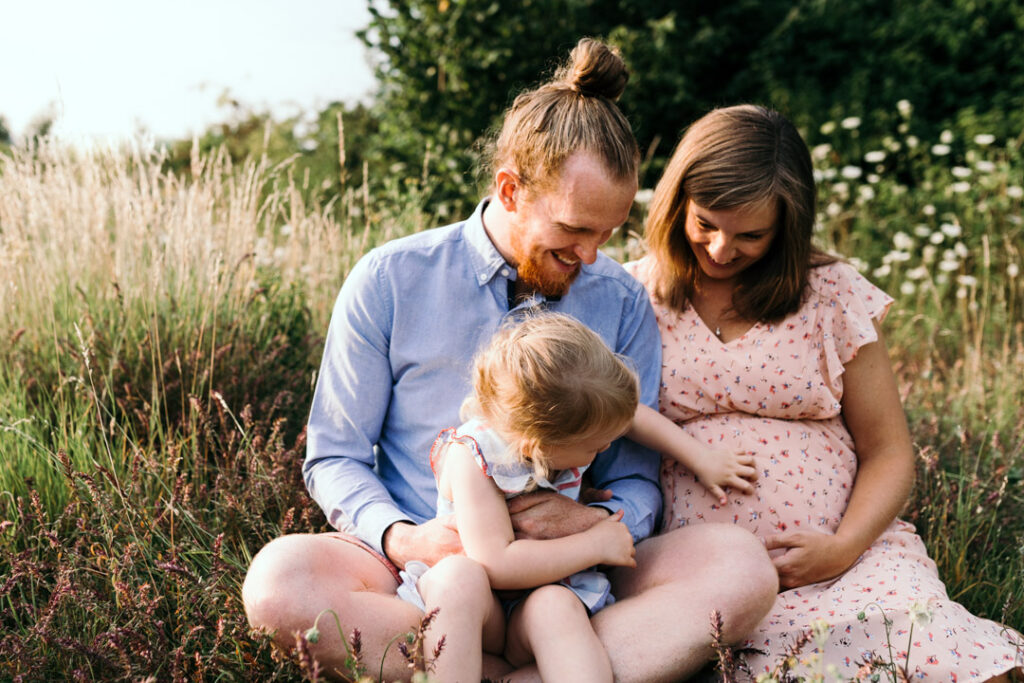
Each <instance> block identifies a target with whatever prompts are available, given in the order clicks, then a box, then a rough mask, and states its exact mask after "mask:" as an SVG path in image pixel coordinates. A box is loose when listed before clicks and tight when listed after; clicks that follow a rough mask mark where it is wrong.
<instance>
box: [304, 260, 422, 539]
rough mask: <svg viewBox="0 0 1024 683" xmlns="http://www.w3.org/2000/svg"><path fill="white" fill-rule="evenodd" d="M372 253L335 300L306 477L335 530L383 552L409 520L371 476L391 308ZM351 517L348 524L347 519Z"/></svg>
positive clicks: (387, 389)
mask: <svg viewBox="0 0 1024 683" xmlns="http://www.w3.org/2000/svg"><path fill="white" fill-rule="evenodd" d="M377 261H378V260H377V258H376V257H375V255H374V253H373V252H371V253H370V254H368V255H367V256H364V257H363V258H362V259H360V261H359V262H358V263H357V264H356V266H355V267H354V268H353V269H352V271H351V273H349V276H348V277H347V278H346V279H345V283H344V285H343V286H342V288H341V293H340V294H339V295H338V299H337V301H336V302H335V306H334V312H333V314H332V316H331V324H330V328H329V330H328V333H327V341H326V344H325V347H324V355H323V360H322V362H321V365H320V374H319V377H318V379H317V386H316V391H315V393H314V395H313V405H312V407H311V409H310V417H309V427H308V429H307V444H306V459H305V462H304V463H303V477H304V479H305V481H306V487H307V488H308V489H309V493H310V495H311V496H312V497H313V499H314V500H315V501H316V502H317V504H318V505H319V506H320V507H321V509H323V511H324V514H325V515H327V519H328V521H329V522H330V523H331V525H332V526H334V527H335V528H343V527H346V526H348V524H351V525H354V528H349V529H347V530H348V531H351V532H352V533H354V534H355V535H356V536H358V537H359V538H360V539H362V540H363V541H365V542H367V543H369V544H370V545H371V546H372V547H374V548H376V549H377V550H378V551H380V552H383V543H382V539H383V537H384V533H385V531H387V529H388V527H390V526H391V525H392V524H394V523H396V522H400V521H410V520H409V517H408V515H406V514H404V513H403V512H402V511H401V510H400V509H399V508H398V506H397V505H396V504H395V502H394V500H393V499H392V497H391V495H390V494H389V493H388V491H387V489H386V488H385V487H384V484H383V482H381V481H380V479H379V478H378V477H377V475H376V474H375V473H374V471H373V466H374V445H375V444H376V443H377V440H378V438H379V436H380V430H381V426H382V425H383V423H384V416H385V415H386V413H387V409H388V404H389V402H390V400H391V389H392V385H393V383H394V382H393V378H392V376H391V366H390V363H389V360H388V348H389V341H390V335H391V320H392V312H393V310H394V309H393V306H392V305H391V303H390V301H389V298H388V297H387V296H386V295H385V293H384V292H383V291H382V290H383V288H382V287H381V283H380V281H379V272H380V264H379V263H378V262H377ZM346 518H347V520H346Z"/></svg>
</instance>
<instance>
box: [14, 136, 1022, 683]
mask: <svg viewBox="0 0 1024 683" xmlns="http://www.w3.org/2000/svg"><path fill="white" fill-rule="evenodd" d="M856 129H857V125H856V121H854V120H852V119H848V120H845V121H842V122H836V123H828V124H825V125H824V126H823V129H822V135H828V136H831V137H830V138H829V139H830V140H831V142H829V143H828V144H825V143H823V144H821V145H818V146H817V147H815V148H814V156H815V162H816V166H817V168H818V173H819V176H820V177H819V180H820V190H821V195H820V196H821V204H820V217H819V223H820V226H819V228H820V239H821V242H822V244H823V245H826V246H828V247H830V248H832V249H834V250H836V251H837V252H838V253H840V254H844V255H846V256H849V257H856V258H855V259H853V260H854V261H855V263H857V264H858V266H859V267H861V268H862V270H864V272H865V273H866V274H867V275H868V276H869V277H870V278H871V279H872V280H873V281H875V282H876V283H877V284H879V285H880V286H882V287H883V288H884V289H886V290H887V291H888V292H889V293H890V294H892V295H893V296H895V297H896V299H897V303H896V305H895V306H894V308H893V310H892V312H891V314H890V316H889V317H888V318H887V321H886V331H887V334H888V338H889V344H890V348H891V354H892V356H893V359H894V362H895V367H896V371H897V375H898V378H899V383H900V388H901V393H902V396H903V400H904V403H905V406H906V409H907V414H908V419H909V422H910V425H911V430H912V434H913V437H914V440H915V445H916V448H917V453H918V464H919V468H918V475H919V476H918V482H917V486H916V488H915V492H914V495H913V499H912V501H911V503H910V505H909V506H908V509H907V510H906V512H905V517H906V518H907V519H909V520H910V521H912V522H913V523H914V524H916V525H917V527H918V530H919V531H920V532H921V533H922V535H923V537H924V539H925V542H926V543H927V545H928V548H929V551H930V553H931V555H932V557H933V558H934V559H935V560H936V562H937V563H938V565H939V569H940V573H941V575H942V576H943V578H944V579H945V580H946V583H947V587H948V589H949V594H950V596H951V597H952V598H954V599H956V600H958V601H960V602H962V603H964V604H965V605H966V606H967V607H968V608H969V609H970V610H972V611H973V612H975V613H978V614H981V615H984V616H987V617H990V618H994V619H997V620H1001V621H1003V622H1005V623H1007V624H1009V625H1012V626H1015V627H1017V628H1020V627H1021V626H1022V625H1024V491H1022V489H1024V487H1022V485H1021V482H1022V478H1024V381H1022V379H1024V279H1022V276H1021V269H1022V267H1024V259H1022V253H1021V252H1022V249H1024V227H1022V222H1024V221H1022V217H1024V211H1022V201H1024V200H1022V195H1024V190H1022V188H1021V183H1022V178H1024V162H1022V156H1021V140H1019V139H1018V140H1011V141H1009V142H1007V141H995V140H990V139H988V137H986V136H984V135H979V136H972V137H970V138H967V137H957V136H956V135H954V134H952V133H950V134H949V135H945V136H944V137H943V138H942V139H940V140H935V141H920V140H914V139H912V136H906V135H905V136H902V137H899V138H893V139H889V140H886V141H883V142H882V143H880V145H879V146H878V148H877V149H864V148H861V147H860V146H859V145H858V144H857V140H856ZM838 150H843V151H842V152H840V151H838ZM163 162H164V158H163V155H162V152H160V151H159V150H155V149H150V148H145V147H144V146H135V147H131V148H127V149H124V150H119V151H98V152H76V151H73V150H70V149H67V148H65V147H62V146H60V145H56V144H52V143H47V142H44V143H41V144H40V145H39V146H37V147H35V148H32V149H29V150H15V151H13V152H12V155H11V156H10V157H0V454H2V458H0V491H2V494H0V680H9V679H13V680H19V679H21V680H56V679H72V680H92V679H106V680H144V679H146V678H148V677H151V678H152V679H153V680H189V681H192V680H241V679H246V680H248V679H252V678H255V679H270V678H279V679H282V680H289V679H296V680H297V679H301V678H302V677H303V676H304V675H305V673H308V672H304V671H303V669H302V666H301V665H300V664H296V663H293V662H292V661H290V660H286V659H283V658H281V657H278V656H276V655H275V654H274V653H273V652H272V650H271V648H270V646H269V643H268V641H267V639H266V638H265V637H263V636H259V635H257V634H252V633H250V632H249V629H248V627H247V625H246V623H245V618H244V615H243V613H242V609H241V602H240V597H239V595H240V586H241V582H242V579H243V577H244V572H245V568H246V566H247V565H248V563H249V561H250V559H251V557H252V555H253V554H254V553H255V552H256V551H257V550H258V549H259V548H260V547H261V546H262V545H263V544H264V543H266V542H267V541H268V540H270V539H271V538H274V537H275V536H278V535H280V534H282V533H288V532H295V531H315V530H320V529H324V528H325V522H324V519H323V516H322V514H321V513H320V511H319V510H318V509H317V508H315V506H314V505H313V504H312V502H311V501H310V500H309V499H308V497H307V496H306V494H305V491H304V488H303V486H302V482H301V478H300V462H301V459H302V456H303V447H304V442H303V434H302V428H303V423H304V420H305V416H306V412H307V410H308V403H309V400H310V397H311V393H312V386H313V383H314V381H315V373H316V368H317V365H318V363H319V354H320V351H321V348H322V341H323V340H322V335H323V334H324V333H325V332H326V329H327V322H328V319H329V316H330V310H331V307H332V305H333V301H334V297H335V295H336V293H337V289H338V287H339V286H340V284H341V282H342V280H343V279H344V276H345V274H346V273H347V272H348V269H349V268H350V267H351V266H352V264H353V263H354V262H355V260H356V259H357V258H358V257H359V255H360V254H362V253H363V252H365V251H366V250H367V249H368V248H370V247H371V246H373V245H374V244H377V243H380V242H382V241H384V240H387V239H390V238H391V237H394V236H396V235H399V234H404V233H406V232H410V231H414V230H420V229H424V228H427V227H430V226H431V225H433V224H434V219H433V217H431V216H430V215H429V214H428V213H426V212H425V211H424V204H425V200H424V197H425V196H426V195H427V192H426V188H427V186H428V184H429V179H421V180H418V181H414V182H412V183H411V184H410V185H409V186H407V187H405V188H403V194H402V195H401V196H394V197H386V198H384V197H380V198H371V197H369V196H367V195H366V194H365V193H363V192H362V191H361V188H360V187H357V186H352V187H349V188H347V189H346V191H345V193H344V195H343V196H342V197H341V198H339V199H338V200H336V201H334V202H331V203H329V204H327V205H323V206H320V205H317V203H316V202H315V201H313V202H311V201H310V200H309V198H308V196H307V194H306V192H305V191H304V189H303V188H302V187H301V183H298V184H296V182H295V181H294V180H293V179H292V178H291V176H290V174H289V167H288V165H287V164H284V165H282V166H280V167H272V166H271V165H270V163H269V162H268V161H267V160H266V159H252V160H250V161H249V162H247V163H246V164H244V165H242V166H235V167H232V166H231V164H230V162H229V161H228V160H227V158H226V157H225V156H224V155H219V154H215V155H213V156H209V157H199V156H198V155H196V156H194V157H193V162H192V169H191V172H190V173H188V174H185V175H183V176H182V177H178V176H175V175H173V174H170V173H168V172H166V171H165V170H164V168H165V166H164V163H163ZM640 199H641V201H638V203H637V207H636V213H637V216H636V222H634V223H631V225H630V227H631V228H632V230H634V231H635V230H639V227H638V226H639V225H640V221H641V219H642V213H643V209H644V204H643V201H642V200H643V194H641V198H640ZM427 208H429V207H427ZM608 249H609V252H610V253H612V254H613V255H615V256H617V257H619V258H626V257H629V256H635V255H637V254H638V253H639V252H640V251H641V250H642V244H641V243H640V242H639V241H638V240H637V238H636V235H635V234H631V233H630V232H629V231H624V232H623V234H622V235H621V236H619V237H617V238H616V239H615V240H614V243H613V244H611V245H609V247H608ZM321 626H323V624H321Z"/></svg>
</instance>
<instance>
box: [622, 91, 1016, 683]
mask: <svg viewBox="0 0 1024 683" xmlns="http://www.w3.org/2000/svg"><path fill="white" fill-rule="evenodd" d="M814 193H815V187H814V180H813V175H812V168H811V161H810V155H809V154H808V151H807V146H806V144H805V143H804V141H803V140H802V139H801V138H800V135H799V133H798V132H797V131H796V129H795V128H794V127H793V126H792V124H790V123H789V121H787V120H786V119H785V118H784V117H782V116H781V115H780V114H778V113H776V112H773V111H770V110H766V109H763V108H761V107H755V106H749V105H743V106H738V107H730V108H726V109H719V110H715V111H713V112H711V113H710V114H708V115H706V116H705V117H703V118H702V119H700V120H699V121H697V122H696V123H695V124H693V126H691V128H690V129H689V130H688V131H687V133H686V135H685V136H684V138H683V139H682V141H681V142H680V144H679V146H678V147H677V149H676V151H675V153H674V155H673V157H672V160H671V162H670V164H669V166H668V168H667V170H666V172H665V175H664V176H663V178H662V180H661V181H660V183H659V184H658V187H657V189H656V191H655V195H654V199H653V201H652V205H651V211H650V215H649V218H648V223H647V235H646V237H647V242H648V246H649V249H650V253H649V254H648V255H647V256H646V257H645V258H643V259H641V260H640V261H638V262H634V263H631V264H628V265H627V268H629V269H630V270H631V272H632V273H633V275H634V276H635V277H637V279H639V280H640V281H641V282H643V283H644V285H645V286H646V287H647V289H648V291H649V292H650V294H651V300H652V303H653V304H654V310H655V313H656V315H657V317H658V324H659V326H660V328H661V335H662V347H663V363H664V368H663V375H662V386H661V411H662V412H663V413H664V414H665V415H667V416H668V417H669V418H671V419H672V420H674V421H675V422H676V423H677V424H679V425H681V426H682V427H683V428H684V429H685V430H686V431H687V432H689V433H690V434H692V435H693V436H695V437H697V438H699V439H701V440H703V441H704V442H705V443H707V444H708V445H709V446H713V447H716V448H718V449H729V450H745V451H748V452H750V453H752V454H753V455H754V456H755V459H756V463H757V469H758V473H759V479H758V482H757V485H756V488H755V491H754V493H753V494H750V495H745V494H742V493H740V492H733V493H732V494H731V495H730V497H729V501H728V503H727V504H725V505H722V504H721V503H720V502H719V501H718V500H716V499H715V498H714V497H712V496H710V495H709V494H708V493H707V492H706V491H705V490H704V488H703V487H702V486H700V485H699V483H698V482H697V481H696V480H695V479H694V477H693V475H692V474H691V473H690V472H689V471H688V470H687V469H686V468H684V467H683V466H681V465H678V464H676V463H675V462H674V461H669V460H666V461H665V463H664V465H663V470H662V487H663V491H664V496H665V517H664V524H663V529H665V530H671V529H675V528H678V527H680V526H684V525H688V524H698V523H703V522H729V523H733V524H738V525H742V526H744V527H746V528H747V529H749V530H750V531H752V532H753V533H754V534H756V535H757V536H758V537H760V538H761V539H762V540H764V542H765V544H766V546H767V548H768V550H769V551H770V553H771V555H772V557H773V561H774V563H775V566H776V568H777V569H778V572H779V580H780V584H781V586H782V588H781V592H780V593H779V596H778V599H777V600H776V603H775V606H774V608H773V609H772V610H771V612H770V613H769V614H768V616H767V617H765V619H764V620H763V621H762V622H761V624H760V625H759V627H758V628H757V629H756V630H755V632H754V633H753V634H751V636H750V638H749V640H748V642H747V643H746V645H747V647H748V648H751V650H750V651H748V654H747V656H746V661H747V662H748V664H749V666H750V668H751V669H752V670H753V671H754V672H755V673H761V672H767V671H769V670H770V669H771V668H772V667H773V666H774V665H775V663H776V662H778V661H779V660H780V659H781V658H782V656H783V653H784V652H786V648H787V647H792V646H793V645H794V644H795V643H796V642H797V640H798V639H799V638H800V637H801V636H802V635H803V634H806V633H809V632H810V631H811V627H812V624H815V625H816V626H817V633H818V639H817V640H815V639H812V640H811V641H810V642H809V643H807V644H806V645H805V646H804V648H803V650H802V652H803V653H804V654H805V655H809V654H811V653H812V652H818V653H820V655H821V658H822V659H823V662H822V664H823V665H824V667H826V670H830V671H832V673H833V674H834V675H837V676H840V677H842V678H847V679H848V678H852V677H854V676H855V675H856V673H857V671H858V669H859V668H860V666H861V665H862V664H863V663H864V662H865V661H867V660H868V659H870V658H871V657H872V656H873V655H877V656H878V657H880V658H881V659H882V660H884V661H887V662H888V661H889V660H890V643H891V653H892V654H891V659H892V661H893V663H895V664H896V666H897V667H899V668H901V669H905V670H906V671H908V673H909V674H910V675H911V677H918V678H924V679H927V680H935V681H939V680H943V681H946V680H948V681H960V682H963V681H967V680H988V679H993V678H1000V677H1004V678H1005V676H1006V675H1007V673H1008V672H1010V671H1013V670H1019V669H1020V667H1021V666H1022V648H1024V641H1022V639H1021V636H1020V635H1019V634H1018V633H1016V632H1015V631H1013V630H1011V629H1008V628H1006V627H1004V626H1002V625H1000V624H997V623H995V622H992V621H988V620H985V619H980V618H978V617H975V616H974V615H972V614H970V613H969V612H968V611H967V610H966V609H964V608H963V607H962V606H961V605H959V604H957V603H955V602H953V601H951V600H950V599H949V598H948V596H947V594H946V590H945V587H944V586H943V584H942V582H941V581H940V580H939V577H938V574H937V571H936V567H935V563H934V562H933V561H932V560H931V559H929V558H928V555H927V551H926V549H925V547H924V544H923V543H922V542H921V539H920V538H919V537H918V536H917V535H916V533H915V532H914V528H913V526H911V525H910V524H908V523H906V522H904V521H901V520H899V519H897V518H896V515H897V514H898V513H899V511H900V510H901V508H902V507H903V505H904V504H905V503H906V501H907V498H908V495H909V492H910V489H911V486H912V485H913V480H914V455H913V449H912V446H911V441H910V435H909V432H908V430H907V425H906V419H905V417H904V414H903V409H902V406H901V404H900V400H899V396H898V393H897V387H896V381H895V378H894V376H893V372H892V369H891V365H890V362H889V358H888V353H887V351H886V347H885V342H884V340H883V337H882V333H881V329H880V327H879V322H880V321H881V320H882V318H883V317H884V316H885V313H886V311H887V310H888V308H889V306H890V304H891V303H892V299H891V298H890V297H888V296H887V295H886V294H885V293H884V292H882V291H881V290H879V289H878V288H877V287H875V286H874V285H872V284H871V283H870V282H868V281H867V280H866V279H864V278H863V277H861V276H860V275H859V274H858V273H857V272H856V270H854V269H853V268H851V267H850V266H849V265H847V264H845V263H843V262H841V261H838V260H836V259H834V258H831V257H829V256H828V255H826V254H825V253H823V252H821V251H819V250H817V249H815V248H814V247H813V246H812V244H811V233H812V226H813V222H814V216H815V211H814ZM911 607H913V609H911ZM886 618H888V619H889V620H891V622H892V623H891V626H890V628H889V634H888V636H887V629H886V625H885V619H886ZM825 624H827V625H828V627H827V628H825V627H824V625H825ZM912 628H913V631H911V629H912ZM911 637H912V642H910V643H909V647H908V638H911ZM819 661H821V660H819ZM831 667H835V668H831Z"/></svg>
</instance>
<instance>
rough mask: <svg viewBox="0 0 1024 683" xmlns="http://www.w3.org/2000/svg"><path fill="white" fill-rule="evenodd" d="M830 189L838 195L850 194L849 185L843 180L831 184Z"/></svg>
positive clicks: (846, 195)
mask: <svg viewBox="0 0 1024 683" xmlns="http://www.w3.org/2000/svg"><path fill="white" fill-rule="evenodd" d="M832 191H833V192H835V193H836V194H837V195H839V196H840V197H848V196H849V195H850V186H849V185H848V184H846V183H844V182H838V183H836V184H835V185H833V186H832Z"/></svg>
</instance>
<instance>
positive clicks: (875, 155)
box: [864, 149, 885, 164]
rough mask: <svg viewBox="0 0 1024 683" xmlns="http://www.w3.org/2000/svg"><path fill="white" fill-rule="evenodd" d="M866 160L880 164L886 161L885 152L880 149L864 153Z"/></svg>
mask: <svg viewBox="0 0 1024 683" xmlns="http://www.w3.org/2000/svg"><path fill="white" fill-rule="evenodd" d="M864 161H866V162H868V163H869V164H880V163H882V162H883V161H885V152H883V151H882V150H880V149H876V150H873V151H871V152H868V153H867V154H865V155H864Z"/></svg>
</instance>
